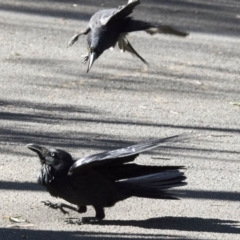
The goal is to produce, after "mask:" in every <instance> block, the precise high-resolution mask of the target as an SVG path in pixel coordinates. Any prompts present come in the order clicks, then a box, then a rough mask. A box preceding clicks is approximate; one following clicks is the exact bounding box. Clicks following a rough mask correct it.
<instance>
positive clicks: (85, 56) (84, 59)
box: [82, 54, 89, 64]
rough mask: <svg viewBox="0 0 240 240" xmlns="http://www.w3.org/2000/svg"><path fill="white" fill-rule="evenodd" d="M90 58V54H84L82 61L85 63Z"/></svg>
mask: <svg viewBox="0 0 240 240" xmlns="http://www.w3.org/2000/svg"><path fill="white" fill-rule="evenodd" d="M88 59H89V56H88V54H86V55H82V63H84V64H85V63H87V61H88Z"/></svg>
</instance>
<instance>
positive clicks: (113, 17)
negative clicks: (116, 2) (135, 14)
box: [89, 0, 140, 29]
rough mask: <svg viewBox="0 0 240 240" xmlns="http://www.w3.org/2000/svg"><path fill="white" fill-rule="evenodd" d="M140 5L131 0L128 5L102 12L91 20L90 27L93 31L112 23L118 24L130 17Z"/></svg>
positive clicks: (135, 0)
mask: <svg viewBox="0 0 240 240" xmlns="http://www.w3.org/2000/svg"><path fill="white" fill-rule="evenodd" d="M138 4H140V1H139V0H129V1H128V3H127V4H125V5H123V6H119V7H118V8H113V9H104V10H100V11H98V12H96V13H95V14H94V15H93V16H92V18H91V19H90V22H89V27H90V28H91V29H93V28H97V27H102V26H104V25H107V24H110V23H111V22H112V23H117V21H118V19H124V18H125V17H127V16H128V15H130V14H131V13H132V11H133V9H134V8H135V7H136V6H137V5H138Z"/></svg>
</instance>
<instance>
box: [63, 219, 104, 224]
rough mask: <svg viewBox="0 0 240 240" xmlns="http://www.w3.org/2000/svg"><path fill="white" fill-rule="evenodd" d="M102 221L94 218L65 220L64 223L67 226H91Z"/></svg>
mask: <svg viewBox="0 0 240 240" xmlns="http://www.w3.org/2000/svg"><path fill="white" fill-rule="evenodd" d="M101 220H102V219H99V218H96V217H82V218H67V219H66V220H65V221H64V222H65V223H67V224H78V225H82V224H92V223H98V222H100V221H101Z"/></svg>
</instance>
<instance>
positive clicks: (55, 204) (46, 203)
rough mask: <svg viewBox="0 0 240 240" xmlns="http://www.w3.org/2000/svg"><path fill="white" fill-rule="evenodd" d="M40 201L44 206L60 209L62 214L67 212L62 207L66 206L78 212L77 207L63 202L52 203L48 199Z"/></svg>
mask: <svg viewBox="0 0 240 240" xmlns="http://www.w3.org/2000/svg"><path fill="white" fill-rule="evenodd" d="M42 203H44V205H45V206H48V207H50V208H53V209H60V210H61V212H62V213H63V214H69V213H68V212H67V211H66V210H64V208H68V209H71V210H73V211H76V212H78V209H77V208H75V207H72V206H70V205H67V204H64V203H52V202H50V201H42Z"/></svg>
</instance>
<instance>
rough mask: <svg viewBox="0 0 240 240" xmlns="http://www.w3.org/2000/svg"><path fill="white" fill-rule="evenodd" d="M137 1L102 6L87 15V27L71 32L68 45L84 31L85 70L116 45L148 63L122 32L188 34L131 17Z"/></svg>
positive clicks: (183, 35) (138, 1)
mask: <svg viewBox="0 0 240 240" xmlns="http://www.w3.org/2000/svg"><path fill="white" fill-rule="evenodd" d="M138 4H140V0H129V1H128V3H127V4H125V5H123V6H119V7H118V8H113V9H105V10H100V11H98V12H96V13H95V14H94V15H93V16H92V17H91V19H90V21H89V24H88V28H87V29H86V30H85V31H83V32H80V33H78V34H76V35H74V36H73V37H72V38H71V39H70V41H69V43H68V46H71V45H73V44H74V43H75V42H76V41H77V40H78V37H79V36H81V35H83V34H85V35H87V34H88V36H87V42H88V54H86V55H83V63H86V62H87V61H88V60H89V62H88V68H87V72H88V71H89V70H90V68H91V66H92V64H93V63H94V61H95V60H96V59H97V58H98V57H99V56H100V55H101V54H102V53H103V52H104V51H105V50H106V49H108V48H111V47H115V45H116V44H117V43H118V47H119V48H120V50H121V51H122V52H125V51H128V52H130V53H132V54H133V55H135V56H137V57H138V58H140V59H141V60H142V61H143V62H144V63H145V64H147V65H149V64H148V62H147V61H146V60H144V59H143V58H142V57H141V56H140V55H139V54H138V53H137V52H136V51H135V49H134V48H133V47H132V45H131V44H130V42H129V41H128V40H127V38H126V36H127V34H128V33H130V32H135V31H146V32H147V33H149V34H151V35H153V34H155V33H166V34H173V35H177V36H181V37H185V36H187V35H188V34H187V33H184V32H180V31H178V30H175V29H173V28H171V27H169V26H164V25H162V26H161V25H154V24H151V23H147V22H144V21H139V20H134V19H132V17H129V15H130V14H131V13H132V11H133V9H134V8H135V7H136V6H137V5H138Z"/></svg>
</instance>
